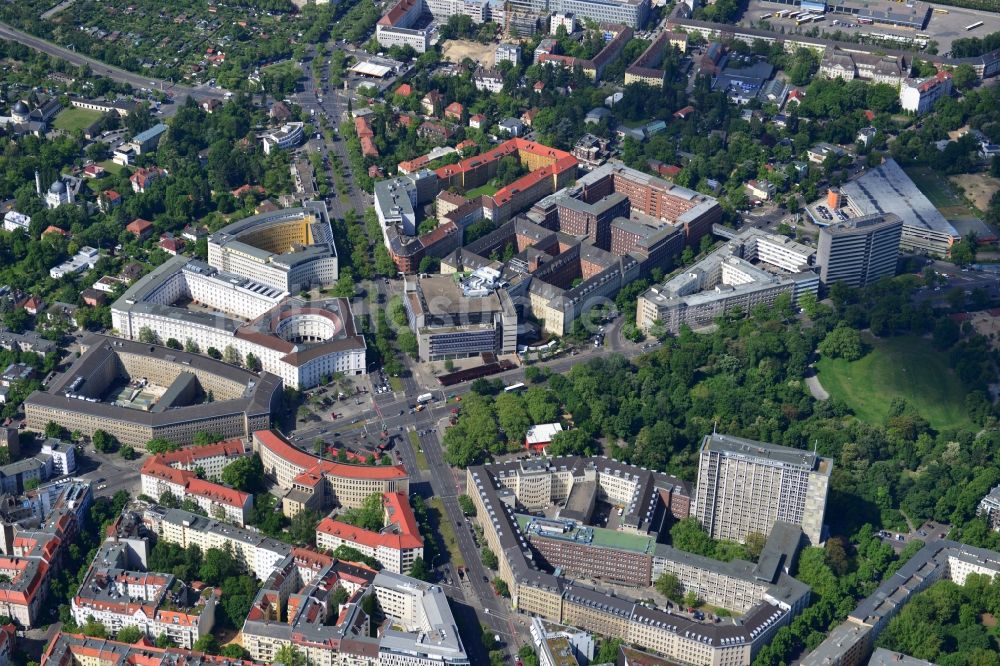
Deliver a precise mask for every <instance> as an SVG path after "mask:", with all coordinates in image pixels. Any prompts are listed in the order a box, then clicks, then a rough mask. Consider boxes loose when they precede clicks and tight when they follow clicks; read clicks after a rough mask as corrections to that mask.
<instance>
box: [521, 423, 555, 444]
mask: <svg viewBox="0 0 1000 666" xmlns="http://www.w3.org/2000/svg"><path fill="white" fill-rule="evenodd" d="M562 429H563V427H562V426H561V425H560V424H558V423H542V424H539V425H533V426H531V427H530V428H528V432H527V434H525V436H524V443H525V444H527V445H528V446H544V445H545V444H549V443H551V442H552V438H553V437H555V436H556V433H557V432H562Z"/></svg>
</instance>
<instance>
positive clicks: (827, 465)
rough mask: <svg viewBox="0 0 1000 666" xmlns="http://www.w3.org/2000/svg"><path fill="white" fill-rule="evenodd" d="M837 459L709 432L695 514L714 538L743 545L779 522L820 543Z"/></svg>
mask: <svg viewBox="0 0 1000 666" xmlns="http://www.w3.org/2000/svg"><path fill="white" fill-rule="evenodd" d="M832 468H833V461H832V460H831V459H829V458H822V457H820V456H818V455H817V454H815V453H812V452H809V451H802V450H800V449H792V448H789V447H786V446H778V445H775V444H765V443H763V442H756V441H753V440H750V439H742V438H740V437H731V436H729V435H719V434H715V433H713V434H711V435H706V436H705V439H704V441H703V442H702V446H701V459H700V461H699V464H698V489H697V492H696V493H695V498H696V504H695V507H694V515H695V516H697V518H698V520H699V521H701V524H702V525H703V526H704V528H705V530H706V531H707V532H708V533H709V534H710V535H711V536H712V538H713V539H730V540H733V541H739V542H740V543H743V542H744V541H745V540H746V536H747V535H748V534H750V533H752V532H759V533H760V534H763V535H764V536H767V535H768V534H770V532H771V528H772V527H773V526H774V523H775V521H779V520H781V521H785V522H787V523H791V524H793V525H799V526H801V527H802V531H803V532H804V533H805V535H806V537H808V539H809V540H810V541H811V542H812V543H813V544H818V543H820V541H821V538H822V532H823V512H824V510H825V508H826V495H827V488H828V486H829V484H830V472H831V470H832Z"/></svg>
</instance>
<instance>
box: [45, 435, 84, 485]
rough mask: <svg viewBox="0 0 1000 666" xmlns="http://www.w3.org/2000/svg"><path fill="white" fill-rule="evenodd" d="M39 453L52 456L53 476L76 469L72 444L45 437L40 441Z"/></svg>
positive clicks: (65, 473) (70, 472)
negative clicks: (40, 451) (40, 448)
mask: <svg viewBox="0 0 1000 666" xmlns="http://www.w3.org/2000/svg"><path fill="white" fill-rule="evenodd" d="M41 455H43V456H49V457H51V458H52V475H53V476H65V475H67V474H72V473H73V472H75V471H76V453H75V450H74V448H73V445H72V444H68V443H66V442H61V441H59V440H58V439H46V440H45V441H44V442H43V443H42V453H41Z"/></svg>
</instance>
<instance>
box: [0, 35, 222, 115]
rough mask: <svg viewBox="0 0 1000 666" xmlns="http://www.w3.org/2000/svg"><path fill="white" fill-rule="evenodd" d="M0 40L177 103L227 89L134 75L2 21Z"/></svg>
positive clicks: (213, 96) (217, 94)
mask: <svg viewBox="0 0 1000 666" xmlns="http://www.w3.org/2000/svg"><path fill="white" fill-rule="evenodd" d="M0 39H7V40H10V41H14V42H18V43H20V44H24V45H25V46H27V47H29V48H32V49H35V50H36V51H40V52H42V53H45V54H48V55H50V56H53V57H55V58H59V59H60V60H65V61H66V62H68V63H70V64H73V65H77V66H78V67H83V66H86V67H90V69H91V71H93V72H94V73H95V74H99V75H101V76H106V77H108V78H110V79H114V80H115V81H118V82H119V83H127V84H129V85H130V86H132V87H133V88H147V89H154V88H155V89H156V90H162V91H163V92H165V93H167V94H169V95H170V96H171V97H173V98H174V99H175V100H176V101H177V102H182V101H184V98H186V97H189V96H190V97H194V98H195V99H196V100H198V101H204V100H208V99H220V100H221V99H223V98H224V97H225V95H226V92H227V91H225V90H223V89H222V88H214V87H209V86H199V87H197V88H192V87H189V86H182V85H178V84H174V83H171V82H169V81H161V80H159V79H153V78H150V77H148V76H143V75H141V74H135V73H134V72H129V71H127V70H124V69H121V68H120V67H114V66H112V65H108V64H105V63H103V62H101V61H100V60H96V59H94V58H91V57H89V56H86V55H83V54H82V53H77V52H76V51H73V50H71V49H67V48H64V47H62V46H59V45H58V44H53V43H52V42H50V41H48V40H45V39H42V38H40V37H35V36H34V35H29V34H28V33H26V32H23V31H21V30H18V29H16V28H14V27H12V26H10V25H7V24H6V23H0Z"/></svg>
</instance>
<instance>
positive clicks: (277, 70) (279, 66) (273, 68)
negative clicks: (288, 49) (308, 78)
mask: <svg viewBox="0 0 1000 666" xmlns="http://www.w3.org/2000/svg"><path fill="white" fill-rule="evenodd" d="M264 71H265V72H267V73H268V74H270V75H271V76H281V75H283V74H287V73H291V74H294V75H295V77H296V78H299V77H301V76H302V68H301V67H299V66H298V65H296V64H295V63H294V62H291V61H289V60H283V61H282V62H276V63H274V64H273V65H268V66H266V67H264Z"/></svg>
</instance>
